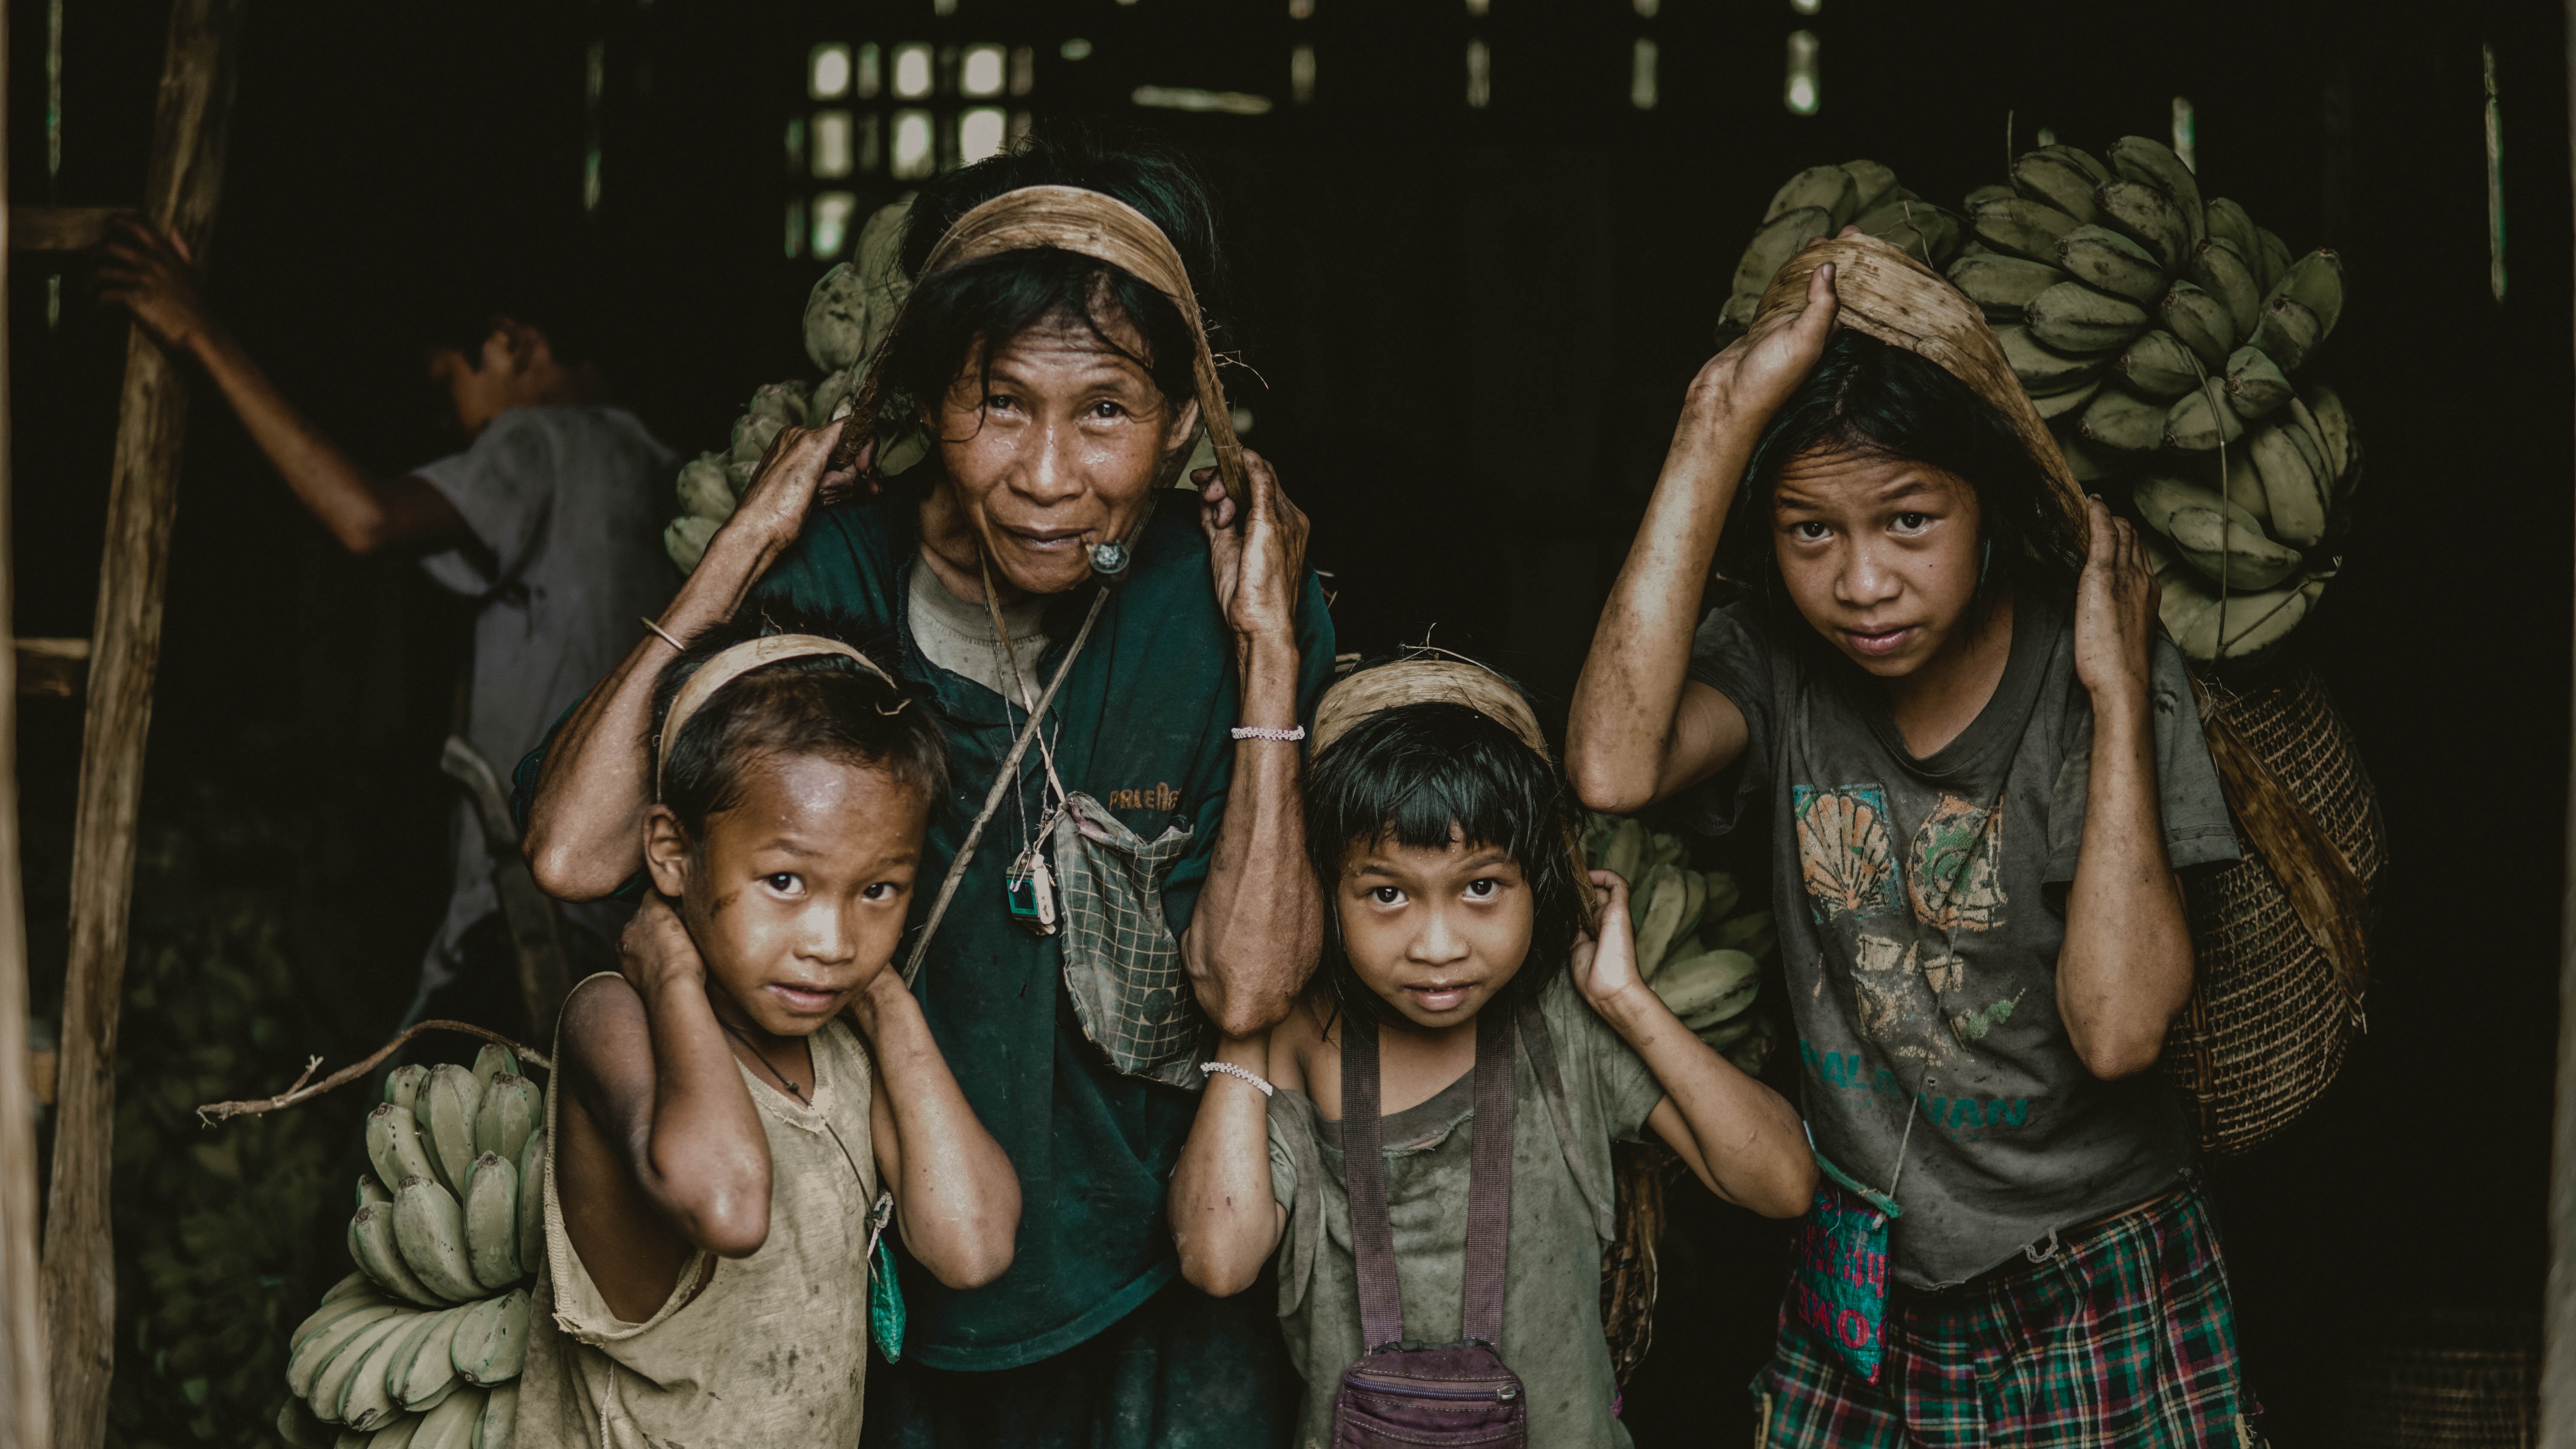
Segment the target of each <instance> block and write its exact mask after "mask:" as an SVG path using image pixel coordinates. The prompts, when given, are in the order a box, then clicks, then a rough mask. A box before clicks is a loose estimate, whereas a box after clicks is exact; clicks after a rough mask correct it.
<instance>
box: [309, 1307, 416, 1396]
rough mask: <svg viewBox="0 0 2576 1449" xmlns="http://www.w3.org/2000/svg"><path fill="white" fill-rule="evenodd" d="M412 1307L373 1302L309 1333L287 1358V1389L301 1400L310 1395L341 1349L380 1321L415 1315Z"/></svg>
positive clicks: (382, 1322)
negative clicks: (314, 1383) (316, 1381)
mask: <svg viewBox="0 0 2576 1449" xmlns="http://www.w3.org/2000/svg"><path fill="white" fill-rule="evenodd" d="M411 1312H412V1310H410V1309H408V1308H405V1307H403V1306H401V1305H400V1304H394V1303H382V1302H379V1303H370V1304H368V1305H367V1306H366V1307H365V1308H362V1309H360V1310H359V1311H357V1312H355V1313H348V1314H343V1315H341V1316H340V1317H338V1318H336V1319H333V1320H332V1321H331V1322H330V1323H328V1324H326V1325H324V1326H323V1327H322V1328H320V1329H317V1330H315V1331H314V1332H312V1333H310V1334H307V1335H306V1336H305V1337H304V1339H303V1341H302V1342H300V1343H298V1344H296V1346H295V1351H294V1352H293V1353H292V1354H290V1355H289V1356H288V1358H287V1361H286V1389H287V1392H289V1393H291V1394H293V1395H295V1397H297V1398H299V1399H304V1398H310V1397H312V1394H313V1381H314V1379H315V1378H316V1377H318V1376H319V1375H320V1374H321V1372H322V1370H323V1369H325V1368H327V1367H329V1366H330V1363H331V1360H332V1359H334V1358H337V1357H338V1356H339V1355H340V1352H341V1350H343V1349H345V1348H347V1347H348V1346H349V1345H350V1344H351V1343H353V1342H355V1341H356V1340H357V1338H358V1336H359V1335H361V1334H363V1333H365V1332H366V1331H367V1330H368V1329H370V1328H374V1327H376V1326H378V1325H380V1324H384V1323H391V1322H397V1321H399V1320H402V1319H405V1318H408V1317H410V1316H411Z"/></svg>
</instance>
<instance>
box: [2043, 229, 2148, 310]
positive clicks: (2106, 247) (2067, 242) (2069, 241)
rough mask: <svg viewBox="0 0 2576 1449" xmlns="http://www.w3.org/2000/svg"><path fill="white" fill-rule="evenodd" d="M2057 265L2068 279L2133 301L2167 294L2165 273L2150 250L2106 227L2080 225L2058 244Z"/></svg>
mask: <svg viewBox="0 0 2576 1449" xmlns="http://www.w3.org/2000/svg"><path fill="white" fill-rule="evenodd" d="M2057 261H2058V265H2060V266H2062V267H2064V268H2065V269H2066V273H2067V275H2068V276H2071V277H2073V278H2075V280H2077V281H2079V282H2087V283H2090V284H2092V285H2093V286H2096V287H2099V288H2101V289H2102V290H2103V291H2105V292H2112V293H2116V294H2118V295H2119V296H2122V297H2126V298H2128V299H2129V300H2130V301H2132V302H2138V303H2150V302H2153V301H2154V300H2155V299H2156V298H2158V297H2161V296H2163V295H2164V290H2165V272H2164V268H2163V267H2161V266H2159V265H2158V264H2157V262H2156V259H2155V258H2154V257H2152V256H2149V255H2148V254H2147V249H2146V248H2145V247H2142V246H2140V245H2138V244H2137V243H2136V242H2133V241H2131V240H2129V239H2128V238H2127V237H2124V236H2122V235H2120V234H2119V233H2118V232H2116V231H2113V230H2111V229H2110V228H2109V227H2107V226H2079V227H2077V228H2075V229H2074V230H2073V231H2070V232H2068V233H2067V234H2066V235H2065V237H2064V238H2062V239H2061V240H2060V241H2059V242H2058V243H2057Z"/></svg>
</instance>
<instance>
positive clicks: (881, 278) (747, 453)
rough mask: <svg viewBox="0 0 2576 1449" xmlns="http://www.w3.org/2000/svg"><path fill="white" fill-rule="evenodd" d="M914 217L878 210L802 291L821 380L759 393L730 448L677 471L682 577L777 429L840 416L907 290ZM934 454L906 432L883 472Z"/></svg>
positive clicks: (669, 543)
mask: <svg viewBox="0 0 2576 1449" xmlns="http://www.w3.org/2000/svg"><path fill="white" fill-rule="evenodd" d="M911 215H912V198H911V197H909V196H906V197H905V198H903V199H902V200H900V201H897V202H895V203H894V204H893V205H891V206H886V207H881V208H879V209H878V211H877V213H876V214H875V215H874V216H871V217H869V218H868V222H867V225H866V226H864V227H862V228H860V230H859V246H858V259H857V260H856V261H855V262H842V263H840V264H839V265H837V266H835V267H833V268H832V269H831V270H830V271H828V272H825V273H824V274H823V275H822V278H821V279H820V280H818V281H817V282H815V283H814V290H813V291H811V292H809V293H807V294H806V297H805V317H804V331H805V355H806V357H807V358H809V359H811V360H812V362H813V364H814V366H815V367H817V368H818V369H820V370H821V371H822V372H823V374H824V377H823V380H822V381H820V382H815V383H808V382H804V381H801V380H798V379H792V378H791V379H789V380H788V381H786V382H774V383H770V384H768V385H766V386H764V387H761V388H760V389H758V390H757V391H755V392H753V393H752V395H751V401H750V403H749V404H747V405H746V406H745V407H744V408H743V411H742V416H741V417H739V418H736V419H734V424H733V437H732V439H731V441H730V443H729V444H728V446H727V447H726V449H725V450H724V451H723V452H717V453H701V454H699V455H698V456H697V457H696V458H694V459H692V460H690V461H689V462H688V463H686V464H684V465H683V466H682V467H681V469H680V476H679V480H678V485H677V491H678V494H679V500H680V516H679V517H677V518H675V519H673V520H671V525H670V527H668V528H666V529H664V530H663V531H662V547H663V550H664V551H665V552H667V553H669V554H670V556H671V562H673V563H675V564H678V565H679V566H680V572H682V573H688V572H690V571H691V570H693V569H695V568H696V567H697V566H698V560H699V559H701V558H704V557H706V552H707V542H708V540H710V539H712V538H714V537H715V536H716V530H717V529H718V528H720V527H722V526H723V525H724V521H725V520H726V519H728V518H730V517H732V516H733V508H734V504H735V503H736V502H738V501H740V500H741V498H742V494H743V490H744V489H746V488H749V487H750V486H751V479H752V475H753V474H754V473H756V472H758V471H759V469H760V459H761V456H762V455H763V454H765V453H767V452H768V451H769V445H770V443H771V442H773V441H775V440H776V439H777V437H778V434H779V430H780V429H782V428H789V427H799V428H801V427H806V426H809V425H810V426H817V427H819V426H821V425H822V424H824V423H828V422H830V421H832V420H833V419H834V418H837V417H841V416H843V415H844V412H845V407H844V405H845V404H847V403H848V402H849V401H850V394H851V392H852V391H853V390H854V389H856V388H857V387H858V385H859V379H860V376H861V375H862V374H863V373H865V372H866V371H867V365H868V361H869V359H870V358H872V357H874V356H875V355H876V350H877V349H878V348H879V347H881V346H883V345H884V343H885V339H886V334H887V333H889V332H891V331H892V330H893V329H894V319H895V314H896V313H897V312H899V311H901V310H902V308H903V302H904V298H905V297H907V296H909V295H910V294H911V291H912V283H911V279H910V278H909V277H907V276H906V275H905V274H904V270H903V257H902V250H903V232H904V225H905V222H906V221H907V220H908V219H909V218H910V217H911ZM929 451H930V445H929V439H928V438H927V437H926V436H924V435H923V434H920V433H912V434H909V435H907V436H905V437H904V438H902V439H901V440H899V441H897V442H896V443H895V444H894V445H893V446H892V447H890V448H888V449H887V450H886V456H885V457H884V458H883V459H881V460H879V462H878V464H877V471H878V472H879V473H882V474H885V475H888V476H892V475H894V474H898V473H902V472H904V471H906V470H907V469H909V468H911V467H912V465H913V464H915V463H917V462H919V461H921V459H922V458H923V457H924V456H925V455H926V454H928V452H929Z"/></svg>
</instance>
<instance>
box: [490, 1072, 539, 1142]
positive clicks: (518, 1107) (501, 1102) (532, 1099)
mask: <svg viewBox="0 0 2576 1449" xmlns="http://www.w3.org/2000/svg"><path fill="white" fill-rule="evenodd" d="M538 1100H539V1099H538V1095H537V1084H536V1083H534V1082H531V1081H529V1080H528V1079H527V1078H525V1077H523V1076H520V1075H519V1074H518V1073H516V1072H503V1073H501V1074H500V1075H499V1076H496V1077H494V1078H493V1079H492V1084H491V1085H490V1086H489V1087H486V1088H485V1089H484V1091H483V1105H482V1106H480V1107H478V1108H476V1109H475V1112H474V1150H475V1152H476V1153H477V1154H481V1153H485V1152H497V1153H499V1154H501V1157H502V1159H503V1160H504V1161H508V1162H516V1161H517V1160H518V1158H519V1149H520V1148H522V1147H525V1146H526V1145H528V1134H529V1133H531V1132H534V1131H536V1130H537V1103H538Z"/></svg>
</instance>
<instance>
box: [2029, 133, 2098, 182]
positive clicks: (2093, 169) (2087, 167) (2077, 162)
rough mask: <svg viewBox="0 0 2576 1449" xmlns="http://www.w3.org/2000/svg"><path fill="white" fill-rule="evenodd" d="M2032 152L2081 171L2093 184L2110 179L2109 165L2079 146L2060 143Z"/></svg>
mask: <svg viewBox="0 0 2576 1449" xmlns="http://www.w3.org/2000/svg"><path fill="white" fill-rule="evenodd" d="M2032 154H2034V155H2039V156H2046V157H2049V158H2050V159H2052V160H2056V161H2061V162H2064V163H2065V164H2067V165H2069V166H2072V167H2074V168H2075V169H2076V170H2078V171H2081V172H2083V173H2084V174H2085V175H2086V176H2089V177H2091V178H2092V180H2093V184H2094V185H2095V186H2099V185H2101V184H2102V183H2103V182H2105V181H2108V180H2110V179H2111V176H2112V171H2111V168H2110V167H2108V166H2105V165H2103V164H2102V162H2101V159H2100V158H2099V157H2096V156H2095V155H2094V154H2093V153H2092V152H2090V151H2087V150H2085V149H2084V148H2083V147H2081V146H2068V145H2065V144H2062V143H2061V144H2058V145H2054V146H2042V147H2040V148H2039V150H2038V151H2036V152H2034V153H2032Z"/></svg>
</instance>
